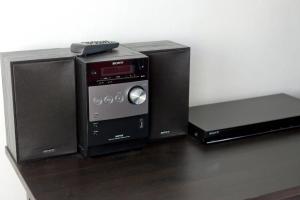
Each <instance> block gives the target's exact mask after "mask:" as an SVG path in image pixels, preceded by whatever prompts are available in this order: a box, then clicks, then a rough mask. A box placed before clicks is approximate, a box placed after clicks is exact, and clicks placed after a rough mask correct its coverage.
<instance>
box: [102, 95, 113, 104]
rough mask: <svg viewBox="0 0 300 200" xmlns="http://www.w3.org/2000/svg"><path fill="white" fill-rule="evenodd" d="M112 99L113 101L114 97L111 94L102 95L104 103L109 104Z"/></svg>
mask: <svg viewBox="0 0 300 200" xmlns="http://www.w3.org/2000/svg"><path fill="white" fill-rule="evenodd" d="M113 101H114V98H113V97H112V96H106V97H104V103H109V104H111V103H113Z"/></svg>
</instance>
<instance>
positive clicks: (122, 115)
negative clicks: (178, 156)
mask: <svg viewBox="0 0 300 200" xmlns="http://www.w3.org/2000/svg"><path fill="white" fill-rule="evenodd" d="M76 72H77V80H78V81H77V97H78V98H77V102H78V119H79V121H78V135H79V149H80V151H81V152H82V153H83V155H85V156H94V155H101V154H107V153H113V152H116V151H124V150H129V149H135V148H141V147H143V145H144V144H145V143H146V138H147V137H148V107H149V105H148V103H149V102H148V98H149V89H148V85H149V83H148V79H149V73H148V57H147V56H145V55H143V54H141V53H138V52H135V51H132V50H130V49H127V48H125V47H119V48H117V49H115V50H113V51H112V52H107V53H103V54H98V55H94V56H89V57H78V58H76Z"/></svg>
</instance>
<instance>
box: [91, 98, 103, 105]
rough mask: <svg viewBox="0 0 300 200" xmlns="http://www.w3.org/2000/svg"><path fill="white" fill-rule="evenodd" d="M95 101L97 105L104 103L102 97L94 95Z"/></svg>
mask: <svg viewBox="0 0 300 200" xmlns="http://www.w3.org/2000/svg"><path fill="white" fill-rule="evenodd" d="M93 102H94V104H96V105H97V106H99V105H101V104H102V99H101V98H97V97H94V98H93Z"/></svg>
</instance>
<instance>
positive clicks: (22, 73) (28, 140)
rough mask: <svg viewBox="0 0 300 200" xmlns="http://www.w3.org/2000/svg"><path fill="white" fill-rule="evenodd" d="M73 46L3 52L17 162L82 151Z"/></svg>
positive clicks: (11, 147) (6, 100) (7, 108)
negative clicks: (79, 136)
mask: <svg viewBox="0 0 300 200" xmlns="http://www.w3.org/2000/svg"><path fill="white" fill-rule="evenodd" d="M74 60H75V58H74V56H73V55H72V54H71V53H70V50H69V49H50V50H36V51H22V52H11V53H3V54H2V81H3V93H4V110H5V120H6V122H5V123H6V132H7V135H6V136H7V146H8V149H9V151H10V153H11V154H12V156H13V157H14V158H15V160H16V161H17V162H20V161H25V160H31V159H38V158H45V157H51V156H57V155H63V154H69V153H74V152H76V151H77V139H76V138H77V136H76V95H75V65H74Z"/></svg>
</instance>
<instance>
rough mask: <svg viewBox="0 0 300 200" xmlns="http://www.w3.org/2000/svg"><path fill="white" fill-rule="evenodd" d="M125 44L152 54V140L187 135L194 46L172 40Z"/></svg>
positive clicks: (146, 53) (150, 56)
mask: <svg viewBox="0 0 300 200" xmlns="http://www.w3.org/2000/svg"><path fill="white" fill-rule="evenodd" d="M123 45H124V46H126V47H128V48H130V49H133V50H135V51H138V52H141V53H143V54H145V55H147V56H148V57H149V70H150V79H149V92H150V112H149V114H150V139H152V140H155V139H161V138H168V137H174V136H179V135H186V134H187V131H188V111H189V74H190V48H189V47H187V46H184V45H181V44H177V43H175V42H171V41H156V42H139V43H129V44H123Z"/></svg>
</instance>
